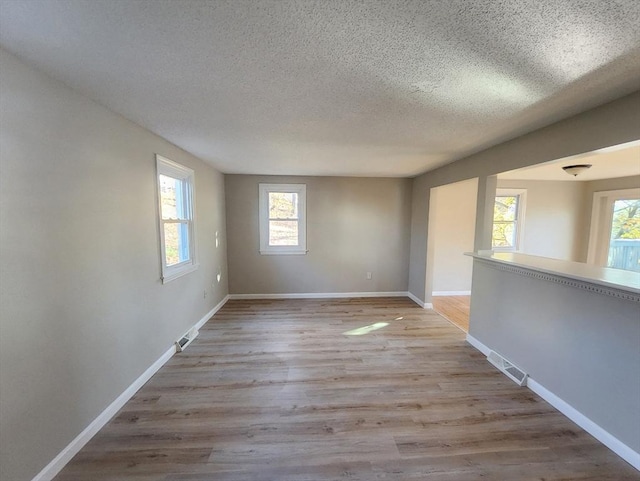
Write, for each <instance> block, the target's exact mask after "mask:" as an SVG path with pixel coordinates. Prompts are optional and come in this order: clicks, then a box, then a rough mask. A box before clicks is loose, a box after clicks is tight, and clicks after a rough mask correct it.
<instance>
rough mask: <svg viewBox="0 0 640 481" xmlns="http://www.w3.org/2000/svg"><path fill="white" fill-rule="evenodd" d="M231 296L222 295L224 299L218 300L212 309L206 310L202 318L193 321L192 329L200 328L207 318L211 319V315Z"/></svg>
mask: <svg viewBox="0 0 640 481" xmlns="http://www.w3.org/2000/svg"><path fill="white" fill-rule="evenodd" d="M230 298H231V297H230V296H229V294H227V295H226V296H224V299H222V300H221V301H220V302H218V303H217V304H216V305H215V306H214V308H213V309H211V310H210V311H209V312H207V313H206V314H205V315H204V316H203V317H202V319H200V320H199V321H198V322H196V323H195V325H194V326H193V328H192V329H196V330H198V329H200V328H201V327H202V326H204V325H205V324H206V323H207V321H208V320H209V319H211V318H212V317H213V315H214V314H215V313H216V312H218V311H219V310H220V309H222V307H223V306H224V305H225V304H226V303H227V301H228V300H229V299H230Z"/></svg>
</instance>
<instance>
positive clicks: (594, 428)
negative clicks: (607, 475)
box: [527, 378, 640, 471]
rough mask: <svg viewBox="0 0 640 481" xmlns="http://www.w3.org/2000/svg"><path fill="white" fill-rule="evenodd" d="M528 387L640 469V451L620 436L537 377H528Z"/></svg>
mask: <svg viewBox="0 0 640 481" xmlns="http://www.w3.org/2000/svg"><path fill="white" fill-rule="evenodd" d="M527 387H528V388H529V389H531V390H532V391H533V392H534V393H536V394H537V395H538V396H540V397H541V398H542V399H544V400H545V401H547V402H548V403H549V404H551V405H552V406H553V407H554V408H556V409H557V410H558V411H560V412H561V413H562V414H564V415H565V416H567V417H568V418H569V419H571V420H572V421H573V422H574V423H576V424H577V425H578V426H580V427H581V428H582V429H584V430H585V431H586V432H588V433H589V434H591V435H592V436H593V437H594V438H596V439H597V440H598V441H600V442H601V443H602V444H604V445H605V446H606V447H608V448H609V449H610V450H611V451H613V452H614V453H616V454H617V455H618V456H620V457H621V458H622V459H624V460H625V461H626V462H627V463H629V464H630V465H631V466H633V467H634V468H636V469H637V470H638V471H640V453H637V452H635V451H634V450H633V449H631V448H630V447H629V446H627V445H626V444H624V443H623V442H622V441H620V440H619V439H618V438H616V437H615V436H613V435H612V434H611V433H609V432H608V431H605V430H604V429H603V428H601V427H600V426H598V425H597V424H596V423H594V422H593V421H592V420H591V419H589V418H588V417H586V416H585V415H584V414H582V413H581V412H580V411H578V410H577V409H575V408H574V407H573V406H571V405H570V404H569V403H567V402H565V401H563V400H562V399H560V398H559V397H558V396H556V395H555V394H553V393H552V392H551V391H549V390H548V389H546V388H545V387H544V386H543V385H541V384H540V383H538V382H537V381H536V380H535V379H532V378H529V379H527Z"/></svg>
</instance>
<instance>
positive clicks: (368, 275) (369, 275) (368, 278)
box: [367, 272, 372, 281]
mask: <svg viewBox="0 0 640 481" xmlns="http://www.w3.org/2000/svg"><path fill="white" fill-rule="evenodd" d="M371 278H372V276H371V272H367V280H368V281H370V280H371Z"/></svg>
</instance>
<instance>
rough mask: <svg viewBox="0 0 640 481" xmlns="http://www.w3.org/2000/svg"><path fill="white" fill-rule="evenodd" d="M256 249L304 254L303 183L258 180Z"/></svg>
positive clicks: (305, 244) (305, 231) (304, 201)
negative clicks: (257, 244)
mask: <svg viewBox="0 0 640 481" xmlns="http://www.w3.org/2000/svg"><path fill="white" fill-rule="evenodd" d="M259 196H260V253H261V254H306V253H307V226H306V197H307V186H306V185H304V184H260V185H259Z"/></svg>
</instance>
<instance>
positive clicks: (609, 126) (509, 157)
mask: <svg viewBox="0 0 640 481" xmlns="http://www.w3.org/2000/svg"><path fill="white" fill-rule="evenodd" d="M639 112H640V91H639V92H635V93H633V94H631V95H628V96H626V97H623V98H621V99H618V100H615V101H613V102H610V103H608V104H605V105H602V106H600V107H597V108H595V109H592V110H589V111H587V112H584V113H582V114H578V115H575V116H573V117H570V118H568V119H566V120H563V121H560V122H557V123H555V124H552V125H550V126H548V127H545V128H542V129H539V130H536V131H534V132H532V133H530V134H527V135H523V136H521V137H518V138H516V139H514V140H511V141H508V142H504V143H502V144H499V145H497V146H495V147H491V148H489V149H487V150H483V151H482V152H479V153H477V154H474V155H471V156H469V157H466V158H464V159H461V160H458V161H457V162H453V163H451V164H448V165H445V166H444V167H441V168H439V169H436V170H434V171H431V172H427V173H425V174H423V175H421V176H419V177H416V178H415V179H414V183H413V194H412V195H413V201H412V213H411V244H410V264H409V265H410V272H409V292H411V293H412V294H413V295H415V296H416V297H417V298H418V299H420V300H423V301H428V300H429V299H428V298H429V297H430V293H429V295H428V294H427V292H426V279H427V276H426V271H427V239H428V214H429V192H430V189H431V188H432V187H437V186H439V185H445V184H450V183H452V182H457V181H460V180H465V179H472V178H474V177H478V178H479V184H478V193H479V194H478V204H477V212H478V213H480V215H484V213H485V207H486V204H487V202H491V203H493V201H492V200H491V199H492V198H493V194H491V193H489V195H484V194H485V191H486V188H485V183H486V181H487V178H488V177H489V176H492V175H494V174H498V173H500V172H506V171H508V170H513V169H518V168H520V167H526V166H529V165H534V164H538V163H541V162H547V161H550V160H555V159H560V158H563V157H568V156H570V155H576V154H581V153H585V152H591V151H593V150H597V149H601V148H604V147H609V146H612V145H618V144H622V143H625V142H631V141H634V140H638V139H640V115H639V114H638V113H639ZM478 247H481V246H478V245H476V248H478Z"/></svg>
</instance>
